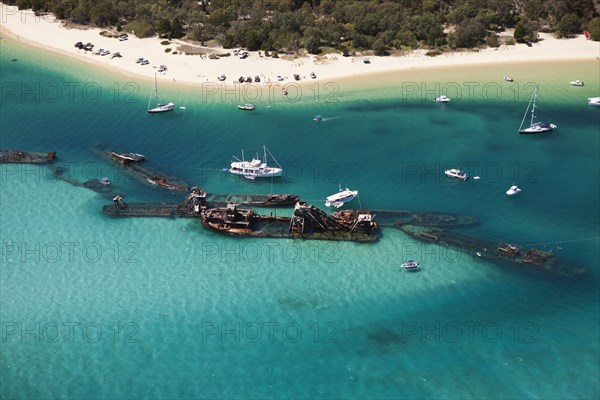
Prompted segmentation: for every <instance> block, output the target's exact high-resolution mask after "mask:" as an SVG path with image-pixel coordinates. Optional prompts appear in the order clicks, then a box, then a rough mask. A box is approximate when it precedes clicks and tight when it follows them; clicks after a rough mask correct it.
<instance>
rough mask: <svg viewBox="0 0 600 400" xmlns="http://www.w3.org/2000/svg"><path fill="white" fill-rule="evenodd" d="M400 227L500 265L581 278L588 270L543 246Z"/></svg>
mask: <svg viewBox="0 0 600 400" xmlns="http://www.w3.org/2000/svg"><path fill="white" fill-rule="evenodd" d="M397 227H398V228H400V229H401V230H402V231H403V232H405V233H407V234H408V235H409V236H412V237H414V238H416V239H418V240H423V241H427V242H431V243H436V244H438V245H441V246H445V247H452V248H455V249H457V250H461V251H464V252H465V253H468V254H470V255H471V256H472V257H479V258H482V259H484V260H487V261H490V262H493V263H496V264H512V265H518V266H523V265H525V266H529V267H532V268H535V269H539V270H543V271H547V272H552V273H555V274H559V275H562V276H567V277H578V276H582V275H584V274H586V272H587V271H586V270H585V269H584V268H581V267H577V266H574V265H569V264H566V263H564V262H561V261H560V260H558V259H557V258H556V257H555V255H554V254H553V253H551V252H548V251H544V250H540V249H534V248H528V249H525V248H520V247H519V246H517V245H515V244H510V243H501V244H497V243H494V242H491V241H486V240H482V239H479V238H473V237H470V236H466V235H462V234H460V233H456V232H451V231H448V230H445V229H441V228H437V227H435V228H432V227H426V226H417V225H407V224H398V225H397Z"/></svg>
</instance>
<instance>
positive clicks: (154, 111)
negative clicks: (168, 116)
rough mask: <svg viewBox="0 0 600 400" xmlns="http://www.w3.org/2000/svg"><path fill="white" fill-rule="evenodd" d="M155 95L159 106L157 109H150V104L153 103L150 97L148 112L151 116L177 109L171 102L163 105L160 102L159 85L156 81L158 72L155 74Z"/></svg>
mask: <svg viewBox="0 0 600 400" xmlns="http://www.w3.org/2000/svg"><path fill="white" fill-rule="evenodd" d="M154 95H155V96H156V102H157V103H158V104H157V105H156V107H154V108H150V102H152V96H150V99H149V100H148V112H149V113H150V114H157V113H163V112H167V111H173V109H174V108H175V105H174V104H173V103H171V102H169V103H167V104H161V103H160V101H159V100H158V83H157V81H156V72H155V73H154Z"/></svg>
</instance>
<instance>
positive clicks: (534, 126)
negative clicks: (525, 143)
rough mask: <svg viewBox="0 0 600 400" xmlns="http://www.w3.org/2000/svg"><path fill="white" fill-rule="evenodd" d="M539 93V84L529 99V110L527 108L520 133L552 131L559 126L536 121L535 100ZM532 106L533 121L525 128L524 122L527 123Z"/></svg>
mask: <svg viewBox="0 0 600 400" xmlns="http://www.w3.org/2000/svg"><path fill="white" fill-rule="evenodd" d="M537 93H538V85H537V84H536V85H535V89H534V90H533V95H532V96H531V100H529V104H528V105H527V110H525V115H523V120H522V121H521V126H520V127H519V133H520V134H532V133H545V132H550V131H552V130H554V129H556V128H558V126H556V125H554V124H550V123H547V122H535V120H536V116H535V107H536V105H535V102H536V100H537ZM530 107H531V121H530V123H529V127H526V128H523V124H524V123H525V118H527V113H528V112H529V108H530Z"/></svg>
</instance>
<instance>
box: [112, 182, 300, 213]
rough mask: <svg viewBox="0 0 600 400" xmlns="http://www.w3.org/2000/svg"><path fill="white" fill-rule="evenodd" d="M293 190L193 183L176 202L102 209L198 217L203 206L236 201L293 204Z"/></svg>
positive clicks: (117, 211) (135, 204) (265, 205)
mask: <svg viewBox="0 0 600 400" xmlns="http://www.w3.org/2000/svg"><path fill="white" fill-rule="evenodd" d="M298 200H299V196H298V195H296V194H211V193H207V192H206V191H204V190H202V189H200V188H198V187H193V188H192V189H191V192H190V193H189V194H188V195H187V196H186V197H185V199H183V201H182V202H181V203H179V204H176V203H132V204H128V205H127V207H117V206H116V205H105V206H104V207H102V212H103V213H104V214H107V215H111V216H113V217H171V218H172V217H183V218H191V217H198V216H199V215H200V210H201V209H202V208H216V207H225V206H227V204H231V203H237V204H245V205H249V206H253V207H281V206H289V205H292V204H296V202H298Z"/></svg>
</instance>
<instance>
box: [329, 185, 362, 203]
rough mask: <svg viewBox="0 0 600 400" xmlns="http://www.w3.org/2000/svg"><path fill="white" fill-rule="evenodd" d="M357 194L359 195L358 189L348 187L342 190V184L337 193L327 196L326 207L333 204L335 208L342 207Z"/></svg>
mask: <svg viewBox="0 0 600 400" xmlns="http://www.w3.org/2000/svg"><path fill="white" fill-rule="evenodd" d="M356 196H358V190H350V189H348V188H346V189H345V190H342V186H341V185H340V190H339V191H338V192H337V193H335V194H332V195H331V196H327V199H326V200H325V207H331V206H333V207H335V208H340V207H341V206H343V205H344V204H345V203H347V202H349V201H352V200H354V198H355V197H356Z"/></svg>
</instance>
